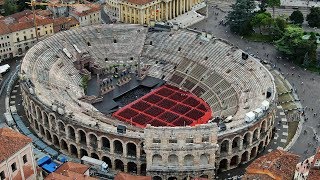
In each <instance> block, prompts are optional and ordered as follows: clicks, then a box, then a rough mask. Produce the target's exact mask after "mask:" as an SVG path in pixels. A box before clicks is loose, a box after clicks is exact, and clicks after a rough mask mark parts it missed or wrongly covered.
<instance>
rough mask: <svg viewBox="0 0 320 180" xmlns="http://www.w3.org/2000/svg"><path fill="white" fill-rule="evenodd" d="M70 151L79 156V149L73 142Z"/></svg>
mask: <svg viewBox="0 0 320 180" xmlns="http://www.w3.org/2000/svg"><path fill="white" fill-rule="evenodd" d="M70 153H71V155H73V156H76V157H78V150H77V148H76V146H75V145H73V144H70Z"/></svg>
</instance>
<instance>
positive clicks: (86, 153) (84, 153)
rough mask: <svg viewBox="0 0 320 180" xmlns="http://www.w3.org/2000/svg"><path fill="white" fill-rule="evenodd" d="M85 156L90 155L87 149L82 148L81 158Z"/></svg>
mask: <svg viewBox="0 0 320 180" xmlns="http://www.w3.org/2000/svg"><path fill="white" fill-rule="evenodd" d="M83 156H88V152H87V150H85V149H80V158H82V157H83Z"/></svg>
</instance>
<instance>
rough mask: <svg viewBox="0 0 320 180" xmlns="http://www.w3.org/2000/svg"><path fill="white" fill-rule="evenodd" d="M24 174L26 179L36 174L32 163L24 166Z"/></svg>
mask: <svg viewBox="0 0 320 180" xmlns="http://www.w3.org/2000/svg"><path fill="white" fill-rule="evenodd" d="M23 174H24V177H25V179H28V178H29V177H30V176H32V175H33V174H34V171H33V169H32V166H31V165H25V166H23Z"/></svg>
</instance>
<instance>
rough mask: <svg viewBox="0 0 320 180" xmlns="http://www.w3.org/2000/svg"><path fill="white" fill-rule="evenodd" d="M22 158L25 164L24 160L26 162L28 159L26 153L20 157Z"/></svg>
mask: <svg viewBox="0 0 320 180" xmlns="http://www.w3.org/2000/svg"><path fill="white" fill-rule="evenodd" d="M22 160H23V163H24V164H25V163H26V162H28V159H27V155H26V154H25V155H24V156H23V157H22Z"/></svg>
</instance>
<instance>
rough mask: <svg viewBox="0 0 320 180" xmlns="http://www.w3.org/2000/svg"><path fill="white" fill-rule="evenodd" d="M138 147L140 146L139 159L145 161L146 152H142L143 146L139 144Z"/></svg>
mask: <svg viewBox="0 0 320 180" xmlns="http://www.w3.org/2000/svg"><path fill="white" fill-rule="evenodd" d="M140 146H141V149H140V157H141V159H146V152H145V151H144V144H143V143H141V144H140Z"/></svg>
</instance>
